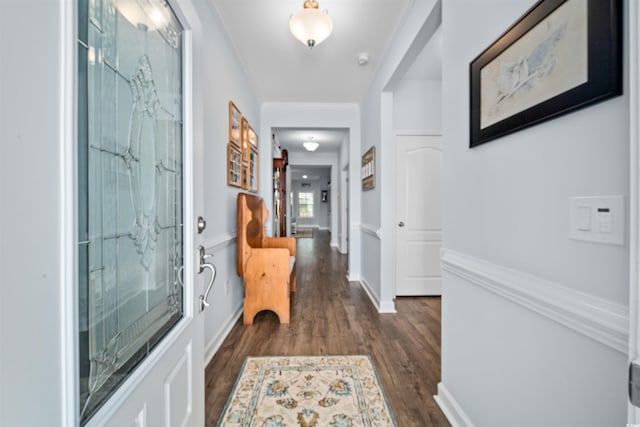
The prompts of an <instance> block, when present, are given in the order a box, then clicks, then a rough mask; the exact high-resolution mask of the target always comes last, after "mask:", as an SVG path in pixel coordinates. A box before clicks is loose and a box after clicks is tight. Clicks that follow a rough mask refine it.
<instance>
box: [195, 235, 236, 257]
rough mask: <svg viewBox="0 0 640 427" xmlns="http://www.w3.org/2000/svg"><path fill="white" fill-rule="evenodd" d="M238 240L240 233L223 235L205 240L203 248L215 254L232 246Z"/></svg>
mask: <svg viewBox="0 0 640 427" xmlns="http://www.w3.org/2000/svg"><path fill="white" fill-rule="evenodd" d="M237 239H238V233H237V232H235V231H234V232H232V233H223V234H219V235H217V236H214V237H212V238H209V239H205V241H204V243H203V244H202V246H204V248H205V249H206V250H207V252H209V253H215V252H219V251H221V250H222V249H224V248H226V247H228V246H231V245H232V244H234V243H235V242H236V240H237Z"/></svg>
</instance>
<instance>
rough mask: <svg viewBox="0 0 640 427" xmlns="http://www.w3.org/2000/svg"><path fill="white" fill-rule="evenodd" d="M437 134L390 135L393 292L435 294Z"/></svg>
mask: <svg viewBox="0 0 640 427" xmlns="http://www.w3.org/2000/svg"><path fill="white" fill-rule="evenodd" d="M440 139H441V138H440V136H426V135H396V141H395V142H396V144H395V146H396V192H395V193H396V294H397V295H399V296H409V295H440V294H441V292H442V277H441V276H442V273H441V270H440V248H441V247H442V215H441V212H442V209H441V203H442V202H441V193H440V189H441V185H440V165H441V147H440Z"/></svg>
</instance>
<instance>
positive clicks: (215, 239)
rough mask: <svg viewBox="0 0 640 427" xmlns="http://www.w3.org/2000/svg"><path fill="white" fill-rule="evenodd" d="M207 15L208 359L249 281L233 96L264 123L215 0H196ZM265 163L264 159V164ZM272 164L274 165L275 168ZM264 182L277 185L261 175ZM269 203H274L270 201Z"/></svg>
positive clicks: (267, 140)
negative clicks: (242, 263) (239, 238)
mask: <svg viewBox="0 0 640 427" xmlns="http://www.w3.org/2000/svg"><path fill="white" fill-rule="evenodd" d="M194 3H195V5H196V8H197V11H198V16H199V17H200V19H201V20H202V31H203V35H202V37H203V40H206V43H204V44H203V45H202V46H201V49H202V50H201V55H202V56H201V58H200V65H201V69H200V73H201V75H202V77H203V78H202V80H201V81H200V82H198V85H197V86H196V87H195V91H197V92H198V93H199V94H200V96H201V99H202V103H203V105H202V108H203V115H204V117H205V120H204V127H203V129H202V132H203V140H204V153H203V155H204V176H203V179H204V182H205V185H204V191H205V194H204V213H203V216H204V218H205V219H206V220H207V229H206V230H205V232H204V239H205V243H204V245H203V246H204V247H205V249H206V250H207V252H208V253H213V254H214V258H213V260H212V262H213V263H214V264H215V266H216V269H217V276H216V281H215V284H214V287H213V290H212V292H211V294H210V296H209V301H210V302H211V307H209V309H207V311H206V312H205V340H204V344H205V354H206V357H205V363H206V362H208V360H210V358H211V357H212V356H213V354H214V352H215V350H216V349H217V347H218V346H219V345H220V344H221V343H222V340H223V339H224V337H225V336H226V330H227V329H229V328H230V327H231V326H232V325H233V323H234V322H235V320H236V317H237V316H238V315H239V313H240V311H241V310H242V302H243V297H244V287H243V284H242V279H241V278H240V277H238V275H237V268H236V244H235V238H236V198H237V194H238V192H240V190H239V189H237V188H235V187H230V186H228V185H227V176H226V173H227V166H226V162H227V141H228V136H229V135H228V134H229V130H228V129H229V122H228V120H229V101H230V100H232V101H233V102H234V104H235V105H236V106H237V107H238V109H239V110H240V112H241V113H242V114H243V115H244V116H245V117H246V118H247V120H248V121H249V123H250V124H251V126H252V127H253V129H255V130H258V129H260V105H259V102H258V100H257V98H256V97H255V95H254V92H253V91H252V89H251V86H250V84H249V81H248V79H247V78H246V74H245V73H244V70H243V68H242V66H241V65H240V62H239V61H238V59H237V57H236V55H235V52H234V50H233V48H232V47H231V44H230V42H229V40H228V39H227V36H226V34H225V33H224V32H223V26H222V24H221V22H220V20H219V18H218V15H217V13H216V12H215V11H212V9H211V7H210V3H209V2H208V1H206V0H195V1H194ZM258 138H259V143H260V159H265V158H266V159H270V158H271V134H270V133H268V132H267V133H262V134H259V135H258ZM261 166H262V164H261ZM269 170H271V169H269ZM260 178H261V181H259V187H261V188H264V187H267V186H270V185H271V179H267V180H266V181H265V180H264V178H263V175H260ZM267 206H270V205H269V204H268V205H267Z"/></svg>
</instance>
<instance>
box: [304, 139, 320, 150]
mask: <svg viewBox="0 0 640 427" xmlns="http://www.w3.org/2000/svg"><path fill="white" fill-rule="evenodd" d="M302 146H303V147H304V148H306V149H307V151H316V148H318V143H317V142H313V141H307V142H303V143H302Z"/></svg>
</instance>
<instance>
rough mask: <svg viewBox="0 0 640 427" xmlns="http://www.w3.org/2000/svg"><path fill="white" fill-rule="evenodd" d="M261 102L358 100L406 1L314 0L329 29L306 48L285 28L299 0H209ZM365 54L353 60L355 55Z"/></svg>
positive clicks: (373, 73)
mask: <svg viewBox="0 0 640 427" xmlns="http://www.w3.org/2000/svg"><path fill="white" fill-rule="evenodd" d="M209 2H210V3H211V4H212V5H213V6H214V7H215V9H216V10H217V11H218V13H219V15H220V17H221V20H222V23H223V25H224V27H225V30H226V32H227V33H228V35H229V38H230V40H231V43H232V45H233V46H234V48H235V50H236V52H237V54H238V56H239V58H240V61H241V63H242V65H243V67H244V69H245V72H246V73H247V76H248V78H249V80H250V82H251V84H252V86H253V88H254V90H255V91H256V92H257V93H256V95H257V96H258V99H259V100H260V101H261V102H317V103H321V102H331V103H339V102H359V101H360V100H361V99H362V98H363V96H364V95H365V93H366V90H367V89H368V87H369V85H370V83H371V80H372V79H373V77H374V75H375V72H376V70H377V67H378V65H379V64H380V58H381V57H382V55H383V54H384V51H385V49H386V47H387V46H388V45H389V43H390V41H391V39H392V37H393V34H394V33H395V31H396V29H397V27H398V25H399V23H400V20H401V18H402V16H403V14H404V12H405V9H406V8H407V5H408V4H409V0H319V4H320V9H323V10H324V9H326V10H327V11H328V14H329V16H330V17H331V19H332V20H333V34H332V35H331V36H330V37H329V38H328V39H327V40H325V41H324V42H323V43H321V44H320V45H318V46H316V47H314V48H313V49H309V48H308V47H306V46H305V45H303V44H302V43H300V42H299V41H297V40H296V39H294V38H293V36H292V35H291V33H290V32H289V17H290V16H291V15H292V14H294V13H295V12H297V11H298V10H299V9H301V8H302V4H303V0H259V1H257V0H209ZM361 52H367V53H368V54H369V57H370V60H369V63H368V64H367V65H365V66H360V65H358V61H357V56H358V54H359V53H361Z"/></svg>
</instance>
